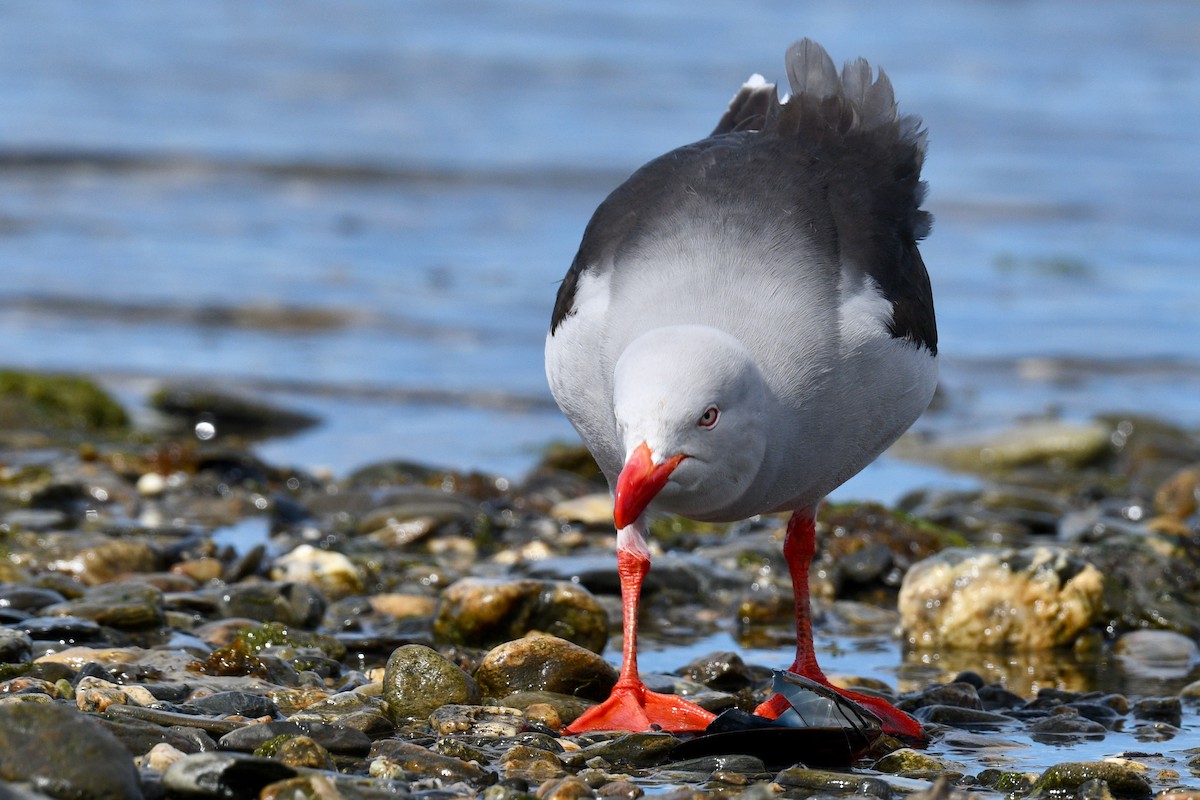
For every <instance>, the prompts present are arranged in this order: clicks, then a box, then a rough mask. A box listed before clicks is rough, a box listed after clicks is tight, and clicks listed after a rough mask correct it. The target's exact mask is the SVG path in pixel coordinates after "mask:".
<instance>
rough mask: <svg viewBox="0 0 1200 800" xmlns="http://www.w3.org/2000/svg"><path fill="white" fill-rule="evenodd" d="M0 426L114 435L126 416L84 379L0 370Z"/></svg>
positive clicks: (124, 426)
mask: <svg viewBox="0 0 1200 800" xmlns="http://www.w3.org/2000/svg"><path fill="white" fill-rule="evenodd" d="M0 427H3V428H4V429H5V430H10V431H11V430H23V429H24V430H28V429H35V430H51V431H71V430H74V431H82V432H86V433H92V434H109V435H115V434H120V433H124V432H125V431H127V430H128V429H129V416H128V415H127V414H126V413H125V409H123V408H122V407H121V406H120V405H119V404H118V403H117V402H116V401H115V400H113V399H112V398H111V397H109V396H108V394H107V393H106V392H105V391H104V390H103V389H101V388H100V387H99V386H97V385H96V384H95V383H93V382H92V381H90V380H88V379H87V378H83V377H80V376H76V375H42V374H38V373H33V372H16V371H13V370H0Z"/></svg>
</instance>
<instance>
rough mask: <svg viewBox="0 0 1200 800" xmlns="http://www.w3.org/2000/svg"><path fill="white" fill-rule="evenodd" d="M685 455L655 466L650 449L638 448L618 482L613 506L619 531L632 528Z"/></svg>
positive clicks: (614, 518) (641, 445) (642, 444)
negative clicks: (628, 527)
mask: <svg viewBox="0 0 1200 800" xmlns="http://www.w3.org/2000/svg"><path fill="white" fill-rule="evenodd" d="M685 458H687V456H685V455H674V456H671V457H670V458H667V459H664V460H663V461H662V462H661V463H659V464H655V463H654V458H653V456H652V455H651V453H650V448H649V446H647V445H646V443H645V442H642V443H641V444H639V445H638V446H637V447H636V448H635V449H634V451H633V452H632V453H630V455H629V459H628V460H627V461H626V462H625V466H624V468H622V470H621V474H620V476H618V478H617V493H616V499H615V502H614V504H613V522H614V523H616V526H617V530H620V529H621V528H624V527H627V526H629V525H632V524H633V523H634V522H636V521H637V518H638V517H640V516H641V515H642V513H643V512H645V510H646V506H648V505H650V503H651V501H653V500H654V498H655V496H656V495H657V494H658V493H659V492H660V491H662V488H663V487H664V486H666V485H667V481H668V480H669V479H670V477H671V473H672V472H674V471H675V468H676V467H677V466H679V462H681V461H683V459H685Z"/></svg>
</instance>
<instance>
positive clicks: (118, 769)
mask: <svg viewBox="0 0 1200 800" xmlns="http://www.w3.org/2000/svg"><path fill="white" fill-rule="evenodd" d="M0 754H3V755H2V756H0V779H2V780H4V781H27V782H28V783H29V784H30V786H31V787H33V788H34V789H37V790H39V791H45V792H46V793H48V794H50V795H52V796H55V797H70V798H78V800H121V799H123V798H131V799H133V798H138V799H140V798H141V797H142V786H141V782H140V780H139V778H138V773H137V769H136V767H134V764H133V756H132V755H131V754H130V752H129V751H128V750H127V749H126V748H125V746H124V745H122V744H121V741H120V740H119V739H117V738H116V737H115V736H113V734H112V733H111V732H109V731H108V730H106V729H105V728H104V727H103V726H102V725H101V724H100V723H99V722H97V721H96V720H94V719H91V718H90V717H88V716H87V715H84V714H80V713H78V712H76V711H74V710H72V709H70V708H68V707H66V706H62V705H59V704H56V703H53V702H50V703H14V704H4V705H0ZM65 754H70V757H69V758H65V757H64V755H65Z"/></svg>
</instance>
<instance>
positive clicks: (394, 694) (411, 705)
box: [383, 644, 507, 721]
mask: <svg viewBox="0 0 1200 800" xmlns="http://www.w3.org/2000/svg"><path fill="white" fill-rule="evenodd" d="M505 694H507V693H505ZM479 698H480V691H479V684H478V683H476V681H475V679H474V678H473V677H471V676H470V675H468V674H467V673H466V672H464V671H463V670H462V669H461V668H460V667H459V666H457V665H456V664H452V663H451V662H450V661H449V660H448V659H446V658H445V657H444V656H443V655H441V654H440V653H438V652H437V651H436V650H434V649H432V648H430V647H425V646H423V645H418V644H410V645H405V646H403V647H398V648H396V650H395V651H394V652H393V653H392V655H391V657H390V658H389V659H388V662H387V667H386V668H385V670H384V674H383V699H384V701H385V702H386V703H387V705H388V713H389V714H390V716H391V718H392V719H393V720H395V721H400V720H403V719H407V718H412V717H428V716H429V715H430V714H431V713H432V712H433V711H435V710H437V709H438V708H441V707H442V706H445V705H461V704H464V703H477V702H479Z"/></svg>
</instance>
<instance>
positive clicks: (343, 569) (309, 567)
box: [271, 544, 364, 600]
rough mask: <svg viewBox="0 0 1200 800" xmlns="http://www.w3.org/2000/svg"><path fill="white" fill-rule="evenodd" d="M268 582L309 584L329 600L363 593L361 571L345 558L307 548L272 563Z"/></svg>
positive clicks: (303, 546) (305, 545)
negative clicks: (270, 580) (272, 580)
mask: <svg viewBox="0 0 1200 800" xmlns="http://www.w3.org/2000/svg"><path fill="white" fill-rule="evenodd" d="M271 578H272V579H274V580H277V581H285V582H287V581H294V582H298V583H305V584H308V585H309V586H312V587H314V588H316V589H318V590H319V591H320V592H321V594H322V595H324V596H325V597H326V598H328V599H330V600H338V599H341V598H343V597H348V596H350V595H354V594H361V593H362V592H363V589H364V584H363V576H362V571H361V570H360V569H359V568H358V567H356V566H355V565H354V562H352V561H351V560H350V559H349V558H347V557H346V555H344V554H343V553H337V552H333V551H330V550H319V549H317V548H315V547H313V546H311V545H307V544H302V545H299V546H298V547H296V548H295V549H294V550H292V551H291V552H289V553H285V554H284V555H282V556H280V557H279V558H277V559H275V561H274V563H273V564H272V565H271Z"/></svg>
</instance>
